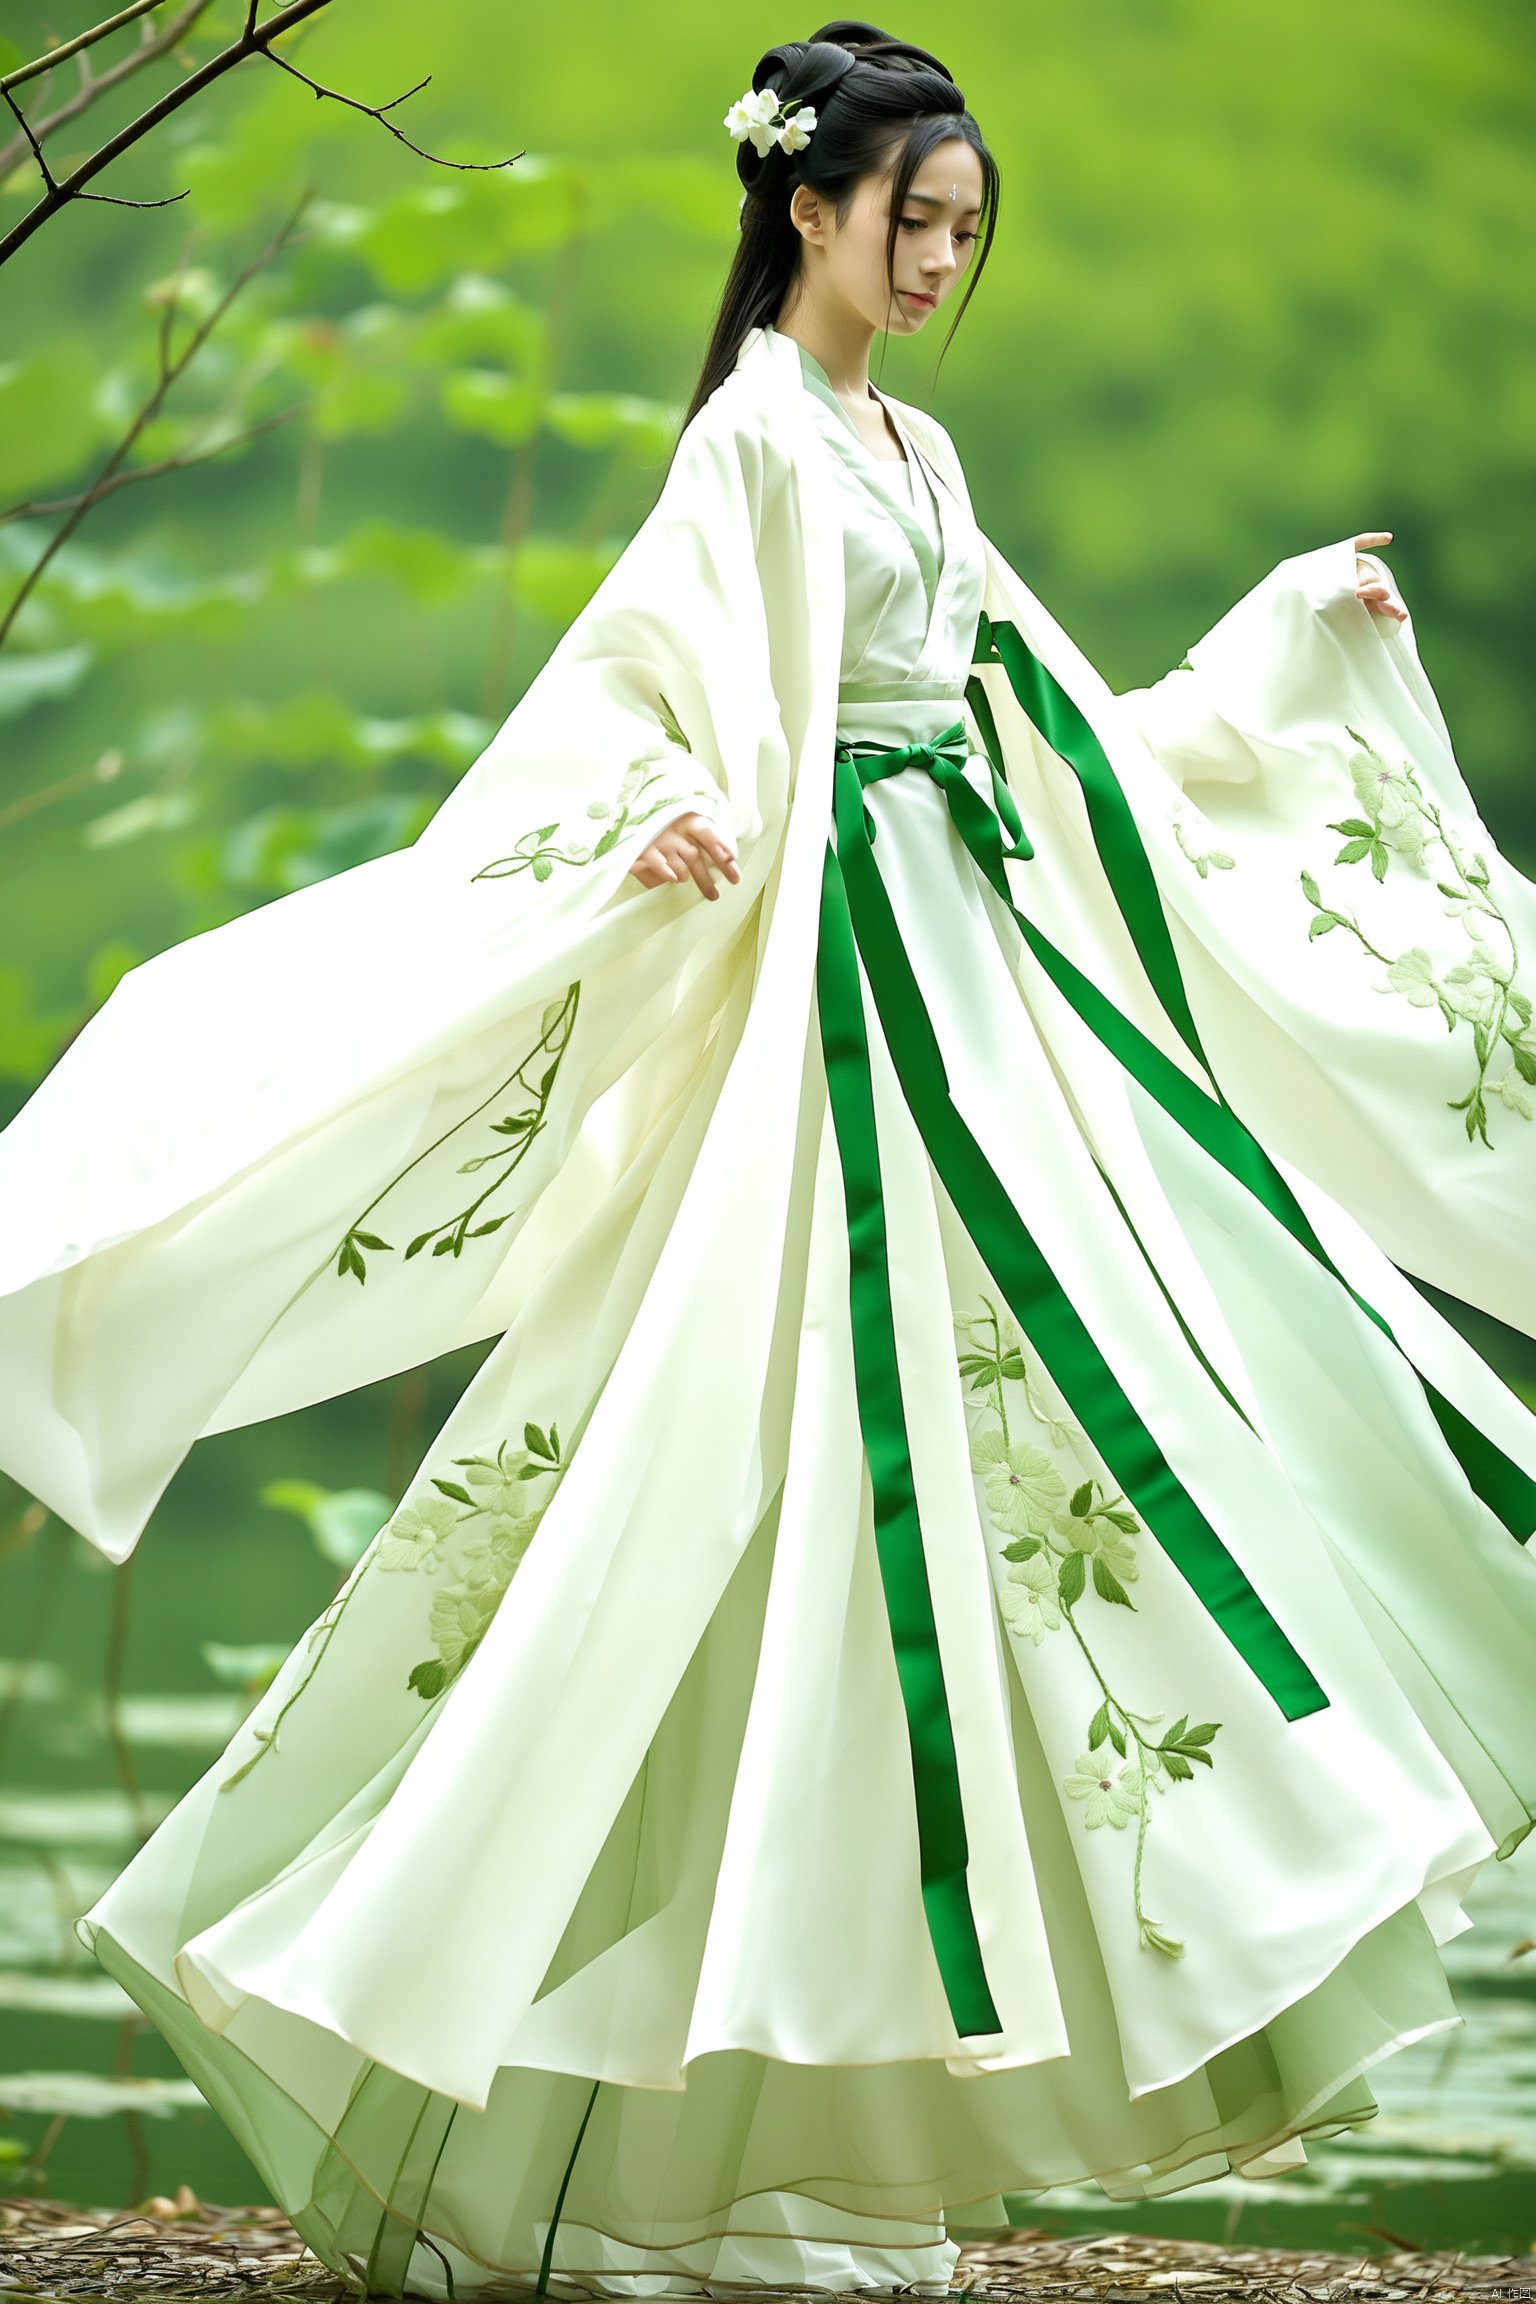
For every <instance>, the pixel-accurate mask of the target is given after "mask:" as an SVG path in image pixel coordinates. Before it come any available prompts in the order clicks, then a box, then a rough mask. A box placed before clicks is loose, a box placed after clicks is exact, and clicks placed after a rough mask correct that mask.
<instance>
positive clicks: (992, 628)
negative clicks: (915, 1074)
mask: <svg viewBox="0 0 1536 2304" xmlns="http://www.w3.org/2000/svg"><path fill="white" fill-rule="evenodd" d="M977 639H978V645H977V661H978V662H992V663H1001V664H1002V665H1003V666H1004V668H1005V670H1006V671H1007V674H1008V678H1009V683H1010V685H1011V686H1012V688H1013V691H1014V694H1015V696H1016V697H1017V699H1018V702H1019V704H1020V705H1021V707H1022V708H1023V710H1024V712H1025V713H1026V715H1027V716H1028V718H1029V719H1030V721H1031V723H1032V724H1033V725H1034V726H1035V728H1036V729H1037V730H1038V731H1039V732H1040V733H1041V734H1042V735H1043V736H1044V737H1045V740H1046V741H1047V743H1049V744H1050V746H1051V748H1052V750H1053V751H1055V752H1056V753H1057V754H1058V756H1059V757H1060V758H1061V759H1062V760H1063V761H1064V762H1065V764H1066V766H1067V767H1069V768H1070V769H1071V770H1072V772H1073V774H1074V775H1075V776H1076V777H1077V779H1078V782H1079V784H1080V785H1081V786H1082V789H1083V794H1084V798H1085V801H1086V803H1087V806H1088V814H1089V822H1090V827H1091V829H1092V831H1093V834H1094V841H1095V846H1096V847H1097V849H1098V853H1099V858H1100V861H1101V863H1102V864H1103V866H1104V871H1105V876H1106V878H1107V879H1108V881H1109V885H1110V890H1111V893H1112V894H1113V896H1114V899H1115V902H1116V904H1117V905H1118V907H1119V909H1120V913H1121V916H1122V918H1123V919H1124V921H1125V923H1126V926H1127V928H1128V930H1129V932H1130V935H1131V938H1132V942H1133V943H1134V945H1135V948H1136V951H1137V954H1138V956H1139V958H1140V959H1141V962H1142V966H1143V968H1144V969H1145V970H1146V973H1147V977H1148V980H1149V981H1150V983H1151V985H1152V988H1153V990H1154V992H1155V993H1156V994H1157V996H1158V999H1159V1001H1160V1003H1161V1005H1162V1008H1163V1011H1164V1013H1165V1014H1166V1015H1167V1016H1168V1018H1169V1020H1170V1022H1171V1023H1172V1024H1173V1026H1174V1028H1175V1030H1176V1031H1178V1033H1179V1035H1180V1037H1181V1039H1182V1040H1183V1041H1184V1043H1185V1045H1186V1047H1188V1048H1189V1050H1190V1052H1191V1054H1192V1055H1194V1056H1195V1057H1196V1058H1197V1060H1198V1061H1199V1062H1200V1063H1201V1065H1202V1066H1203V1067H1204V1069H1205V1071H1206V1072H1207V1074H1208V1075H1209V1076H1210V1081H1211V1085H1210V1089H1209V1091H1207V1090H1206V1089H1204V1088H1202V1087H1201V1086H1200V1084H1199V1083H1198V1082H1196V1081H1194V1080H1192V1079H1190V1077H1189V1075H1188V1074H1187V1073H1185V1072H1184V1071H1182V1070H1181V1068H1180V1067H1179V1066H1178V1065H1177V1064H1175V1063H1173V1062H1172V1061H1171V1059H1170V1058H1169V1057H1168V1056H1166V1055H1165V1054H1164V1053H1163V1051H1162V1050H1161V1049H1160V1048H1159V1047H1157V1045H1156V1044H1155V1042H1153V1041H1151V1040H1149V1039H1148V1038H1147V1037H1146V1035H1145V1034H1144V1033H1143V1032H1141V1031H1140V1030H1139V1029H1138V1028H1137V1026H1136V1025H1134V1024H1133V1023H1132V1022H1131V1021H1130V1019H1129V1018H1128V1017H1126V1016H1124V1015H1122V1014H1121V1012H1120V1010H1119V1009H1118V1008H1116V1007H1115V1005H1114V1003H1113V1002H1112V1001H1110V1000H1108V999H1107V998H1106V997H1105V995H1104V994H1103V993H1102V992H1100V991H1099V989H1098V987H1097V986H1096V985H1094V984H1092V983H1090V982H1089V980H1088V978H1087V977H1085V976H1084V975H1083V974H1082V972H1081V971H1080V970H1079V969H1077V968H1075V967H1074V966H1073V964H1072V962H1071V961H1070V960H1068V959H1067V958H1066V957H1065V955H1064V954H1063V953H1061V952H1059V951H1057V949H1056V947H1055V946H1054V945H1053V944H1052V943H1051V942H1050V941H1049V939H1048V938H1047V937H1045V936H1044V935H1043V934H1042V932H1041V931H1040V930H1039V929H1038V928H1037V927H1035V925H1034V924H1033V922H1031V921H1030V920H1028V919H1027V918H1026V917H1025V916H1024V914H1023V913H1021V912H1020V911H1019V909H1018V907H1017V906H1016V905H1015V904H1014V902H1013V897H1012V892H1011V890H1010V888H1009V885H1008V879H1007V875H1006V873H1005V872H1004V871H1003V869H1002V864H1001V861H1000V858H999V850H1000V848H1001V839H1000V836H999V835H998V834H997V833H996V832H995V831H994V832H993V833H992V834H991V835H984V834H979V833H978V829H977V822H976V812H977V811H978V810H980V811H981V813H983V814H985V813H986V812H987V811H986V802H985V801H984V800H983V799H982V797H981V795H980V794H979V793H978V792H977V791H976V789H975V787H974V785H972V784H971V783H970V781H969V779H967V778H966V777H965V776H964V775H963V773H962V772H961V771H958V770H956V771H951V769H950V767H949V766H948V764H947V763H946V766H945V769H944V771H943V772H942V773H938V772H937V771H936V774H937V775H938V781H939V782H940V783H941V784H942V786H943V788H944V791H945V795H946V798H947V799H948V800H949V805H950V815H951V818H952V820H953V822H954V825H955V829H956V831H957V832H958V833H959V835H960V838H961V839H962V840H963V841H964V842H965V845H966V846H967V848H968V849H969V850H970V853H971V855H972V856H973V858H974V859H975V862H976V864H977V866H978V868H979V869H980V870H981V872H982V873H983V874H984V875H985V877H986V879H987V880H988V882H989V883H990V885H991V886H992V887H993V888H994V889H995V890H996V891H997V894H998V895H999V896H1000V897H1001V898H1002V901H1003V902H1004V904H1006V905H1007V907H1008V910H1009V912H1010V913H1011V914H1012V916H1013V918H1014V920H1015V922H1016V923H1017V925H1018V928H1019V930H1020V932H1021V934H1022V935H1023V937H1024V939H1025V942H1026V943H1027V944H1028V946H1029V948H1030V950H1031V951H1032V952H1033V953H1034V955H1035V957H1036V959H1037V960H1038V961H1039V962H1040V964H1041V966H1042V967H1043V968H1044V969H1045V972H1046V973H1047V975H1048V976H1050V978H1051V980H1052V982H1053V983H1055V984H1056V985H1057V987H1058V989H1059V990H1060V991H1062V992H1063V993H1064V994H1065V996H1066V998H1067V999H1068V1000H1069V1002H1070V1003H1071V1005H1072V1006H1073V1007H1074V1008H1075V1009H1076V1010H1077V1013H1078V1014H1079V1015H1080V1016H1081V1017H1082V1018H1083V1021H1084V1022H1085V1023H1086V1024H1087V1025H1088V1026H1089V1028H1090V1030H1092V1031H1093V1032H1094V1034H1095V1035H1096V1036H1097V1038H1098V1039H1099V1040H1100V1041H1101V1042H1102V1043H1103V1044H1104V1046H1105V1047H1107V1048H1108V1049H1109V1050H1110V1052H1111V1054H1112V1055H1114V1056H1115V1057H1116V1058H1117V1060H1118V1061H1119V1062H1120V1064H1121V1065H1122V1066H1123V1067H1124V1069H1125V1070H1126V1071H1127V1072H1129V1073H1130V1074H1131V1076H1132V1077H1133V1078H1134V1079H1136V1080H1137V1081H1139V1082H1140V1084H1141V1085H1142V1086H1143V1087H1144V1088H1146V1089H1147V1090H1148V1092H1149V1093H1150V1094H1151V1095H1152V1096H1153V1097H1154V1098H1155V1099H1156V1101H1157V1102H1158V1103H1159V1104H1160V1105H1161V1106H1162V1107H1163V1109H1164V1111H1165V1112H1167V1113H1168V1114H1169V1116H1170V1117H1171V1118H1172V1119H1174V1120H1175V1121H1177V1122H1178V1124H1179V1126H1180V1127H1181V1128H1183V1129H1184V1131H1185V1133H1186V1134H1187V1135H1189V1136H1190V1137H1192V1138H1193V1139H1194V1141H1195V1142H1197V1143H1198V1144H1200V1145H1201V1147H1202V1148H1203V1149H1204V1150H1205V1151H1206V1152H1207V1153H1209V1154H1210V1156H1211V1157H1212V1158H1213V1159H1215V1160H1218V1161H1219V1162H1220V1163H1221V1165H1222V1166H1223V1167H1224V1168H1225V1169H1226V1170H1227V1172H1228V1174H1229V1175H1231V1176H1233V1177H1235V1178H1236V1179H1237V1181H1238V1182H1239V1183H1241V1184H1242V1185H1244V1186H1245V1188H1246V1189H1247V1190H1248V1191H1249V1192H1250V1193H1251V1194H1252V1195H1253V1197H1254V1198H1255V1199H1256V1200H1258V1201H1259V1202H1260V1203H1261V1204H1262V1205H1263V1206H1264V1207H1265V1208H1266V1209H1267V1210H1268V1212H1269V1213H1270V1215H1271V1216H1273V1217H1274V1218H1275V1220H1276V1221H1277V1222H1278V1223H1281V1224H1283V1225H1284V1226H1285V1228H1286V1230H1287V1231H1288V1232H1289V1233H1290V1234H1291V1236H1292V1238H1293V1239H1294V1240H1296V1241H1297V1242H1298V1243H1299V1244H1300V1245H1301V1246H1302V1247H1303V1248H1305V1249H1306V1251H1307V1253H1308V1254H1309V1255H1310V1256H1312V1257H1313V1258H1314V1259H1315V1260H1316V1261H1317V1262H1318V1263H1319V1264H1321V1266H1322V1267H1323V1269H1324V1270H1325V1271H1326V1272H1327V1273H1328V1274H1329V1275H1330V1277H1331V1278H1333V1279H1334V1280H1336V1281H1337V1282H1338V1283H1339V1285H1340V1286H1341V1287H1342V1288H1344V1289H1346V1290H1347V1292H1348V1294H1349V1296H1350V1298H1351V1299H1352V1301H1353V1302H1354V1303H1355V1304H1356V1305H1357V1306H1358V1307H1359V1309H1360V1310H1361V1311H1362V1312H1363V1313H1365V1315H1366V1317H1367V1318H1368V1319H1369V1320H1371V1321H1372V1322H1373V1323H1374V1324H1375V1326H1376V1327H1377V1328H1378V1329H1379V1330H1380V1331H1381V1333H1382V1334H1383V1335H1384V1336H1385V1337H1386V1339H1387V1341H1388V1342H1389V1343H1390V1344H1392V1345H1393V1347H1394V1348H1395V1349H1396V1350H1397V1351H1398V1352H1399V1353H1401V1354H1402V1357H1403V1358H1404V1360H1405V1361H1407V1362H1408V1365H1409V1366H1410V1367H1412V1366H1413V1362H1412V1359H1411V1356H1410V1355H1409V1354H1408V1353H1407V1352H1406V1351H1405V1350H1404V1347H1403V1346H1402V1344H1401V1343H1400V1342H1399V1341H1398V1338H1397V1337H1396V1335H1395V1334H1394V1333H1393V1331H1392V1328H1391V1327H1390V1325H1389V1324H1388V1322H1387V1321H1386V1319H1385V1318H1384V1317H1383V1315H1382V1314H1381V1313H1380V1312H1378V1311H1377V1310H1376V1309H1375V1307H1374V1305H1372V1304H1370V1303H1368V1302H1367V1300H1366V1299H1365V1297H1363V1296H1362V1295H1361V1294H1360V1292H1359V1291H1358V1289H1356V1288H1354V1287H1353V1286H1352V1285H1351V1284H1350V1282H1349V1281H1347V1280H1346V1279H1345V1278H1344V1276H1343V1274H1342V1273H1341V1272H1340V1271H1339V1269H1338V1267H1337V1266H1336V1265H1335V1264H1334V1262H1333V1260H1332V1258H1331V1257H1330V1256H1329V1255H1328V1252H1327V1250H1326V1249H1325V1248H1324V1247H1323V1244H1322V1242H1321V1241H1320V1240H1319V1239H1318V1237H1317V1234H1316V1232H1315V1231H1314V1230H1313V1227H1312V1225H1311V1223H1310V1221H1309V1220H1308V1218H1307V1215H1306V1213H1305V1211H1304V1210H1303V1208H1302V1206H1301V1204H1300V1202H1299V1201H1298V1200H1297V1198H1296V1196H1295V1194H1294V1192H1293V1191H1292V1190H1291V1188H1290V1186H1289V1185H1288V1184H1287V1183H1286V1181H1285V1178H1284V1177H1283V1176H1282V1175H1281V1173H1280V1171H1279V1169H1278V1168H1277V1167H1276V1166H1275V1163H1274V1162H1273V1160H1272V1159H1271V1158H1270V1156H1269V1154H1268V1153H1267V1152H1266V1151H1265V1150H1264V1148H1263V1146H1262V1145H1261V1144H1260V1143H1259V1142H1258V1140H1257V1139H1256V1138H1255V1137H1254V1136H1253V1135H1252V1133H1251V1132H1250V1131H1249V1130H1248V1129H1247V1128H1246V1127H1245V1126H1244V1125H1243V1123H1242V1122H1241V1121H1240V1120H1239V1119H1238V1118H1237V1116H1236V1114H1235V1113H1234V1112H1233V1111H1232V1109H1231V1107H1230V1105H1229V1104H1228V1103H1227V1101H1226V1099H1225V1097H1224V1096H1223V1095H1222V1093H1221V1088H1220V1084H1219V1082H1218V1081H1217V1080H1216V1079H1215V1076H1214V1073H1213V1072H1212V1071H1211V1066H1210V1061H1209V1059H1208V1057H1207V1056H1206V1054H1205V1051H1204V1049H1203V1047H1202V1046H1201V1044H1200V1039H1199V1035H1198V1033H1197V1032H1196V1030H1195V1026H1194V1019H1193V1017H1192V1016H1191V1014H1190V1011H1189V1002H1188V998H1187V996H1186V993H1185V989H1184V981H1183V977H1182V974H1181V972H1180V970H1179V964H1178V960H1177V957H1176V955H1175V953H1174V949H1173V942H1172V939H1171V937H1170V935H1169V933H1168V927H1167V922H1166V919H1165V918H1164V916H1163V912H1162V899H1161V897H1160V895H1159V894H1158V890H1157V883H1156V880H1155V878H1154V877H1153V873H1152V866H1151V863H1150V860H1149V859H1148V856H1147V853H1146V850H1145V848H1144V847H1143V845H1142V841H1141V835H1140V832H1139V831H1138V830H1137V826H1136V820H1135V817H1134V815H1133V814H1132V812H1131V809H1130V806H1129V804H1128V802H1127V801H1126V799H1125V795H1124V792H1123V791H1122V789H1121V787H1120V783H1119V779H1118V778H1117V777H1116V775H1115V773H1114V770H1113V768H1112V767H1111V766H1110V763H1109V760H1108V757H1107V755H1106V754H1105V752H1104V749H1103V746H1102V745H1101V744H1100V742H1099V740H1098V738H1097V736H1095V735H1094V733H1093V731H1092V729H1091V728H1090V727H1089V725H1088V723H1087V721H1086V720H1085V719H1084V718H1083V715H1082V713H1081V712H1080V711H1079V710H1078V708H1077V706H1076V705H1075V704H1073V703H1072V701H1071V699H1070V698H1069V697H1068V696H1067V695H1066V694H1065V692H1064V690H1063V689H1062V688H1061V686H1060V684H1059V683H1058V682H1057V681H1056V680H1055V679H1054V678H1053V677H1052V675H1051V674H1050V673H1049V672H1048V671H1047V670H1046V668H1045V667H1044V665H1043V664H1041V662H1040V661H1039V659H1038V657H1036V656H1035V655H1034V653H1033V651H1032V650H1031V649H1030V648H1029V646H1028V644H1027V642H1026V641H1025V640H1024V639H1023V637H1022V635H1021V634H1020V633H1019V631H1018V630H1017V628H1016V627H1015V626H1014V625H1012V624H1004V623H993V622H992V621H991V620H990V619H989V618H988V617H986V616H983V617H982V619H981V625H980V628H979V630H978V636H977ZM968 697H969V700H970V702H971V706H972V709H973V711H974V712H975V713H976V718H977V721H978V724H979V725H980V726H981V729H982V734H983V741H984V742H985V744H986V748H987V759H988V765H989V767H990V770H991V774H992V779H993V788H994V791H995V790H996V787H997V784H998V782H999V781H1000V780H1001V778H1002V751H1001V746H1000V745H999V743H998V739H997V727H996V721H995V719H994V716H993V713H992V709H991V704H990V700H989V699H988V698H987V696H986V691H985V688H984V687H983V685H982V683H981V682H980V681H979V680H976V679H973V680H972V681H971V683H970V689H969V690H968ZM978 704H979V705H980V707H981V708H980V709H978ZM962 789H963V793H964V795H965V797H961V791H962ZM1010 797H1011V795H1010ZM1005 821H1006V819H1005ZM1014 821H1017V811H1016V810H1015V811H1014ZM1406 1277H1407V1275H1405V1278H1406ZM1411 1284H1412V1283H1411V1282H1410V1285H1411ZM1414 1374H1415V1376H1416V1377H1417V1379H1418V1382H1419V1384H1420V1385H1421V1387H1422V1389H1423V1392H1424V1397H1425V1400H1426V1402H1427V1404H1428V1406H1429V1409H1430V1412H1431V1414H1432V1415H1433V1416H1434V1419H1435V1422H1436V1423H1437V1425H1438V1426H1439V1428H1440V1431H1441V1434H1442V1436H1443V1437H1444V1439H1445V1441H1446V1444H1447V1446H1448V1447H1449V1448H1450V1450H1451V1453H1452V1454H1453V1455H1454V1457H1455V1458H1456V1461H1457V1462H1458V1464H1459V1465H1460V1466H1461V1469H1462V1471H1463V1473H1464V1474H1465V1475H1466V1478H1467V1481H1468V1484H1469V1486H1470V1487H1471V1488H1472V1490H1473V1492H1474V1494H1475V1495H1477V1496H1478V1497H1480V1498H1481V1499H1482V1501H1483V1502H1484V1503H1485V1504H1486V1505H1487V1506H1488V1508H1489V1510H1490V1511H1492V1512H1493V1513H1494V1514H1495V1516H1496V1517H1497V1518H1498V1519H1499V1520H1500V1521H1502V1522H1503V1524H1504V1526H1505V1527H1506V1528H1507V1529H1508V1530H1509V1533H1510V1534H1511V1535H1512V1536H1514V1537H1515V1538H1516V1539H1517V1540H1518V1541H1519V1542H1521V1543H1525V1542H1526V1541H1527V1540H1528V1539H1529V1537H1530V1536H1531V1534H1532V1532H1533V1531H1536V1480H1532V1478H1531V1477H1530V1475H1529V1474H1528V1473H1527V1472H1525V1471H1523V1470H1522V1469H1521V1467H1520V1466H1519V1465H1518V1464H1516V1463H1515V1462H1514V1461H1513V1459H1512V1458H1511V1457H1509V1456H1507V1455H1506V1454H1505V1453H1504V1451H1503V1450H1502V1449H1501V1448H1500V1447H1499V1446H1498V1444H1497V1443H1496V1442H1495V1441H1493V1440H1491V1439H1490V1438H1489V1437H1488V1435H1487V1434H1486V1433H1485V1432H1482V1431H1480V1430H1479V1429H1478V1427H1477V1426H1476V1425H1475V1424H1473V1423H1472V1422H1471V1421H1470V1419H1469V1418H1468V1417H1467V1416H1466V1415H1464V1414H1463V1412H1462V1411H1461V1410H1460V1409H1459V1408H1457V1407H1455V1406H1454V1405H1453V1404H1452V1402H1451V1401H1449V1400H1447V1399H1446V1397H1445V1395H1444V1394H1443V1393H1442V1392H1441V1391H1439V1390H1438V1388H1437V1387H1436V1386H1435V1385H1434V1384H1432V1383H1431V1382H1430V1381H1429V1379H1428V1378H1427V1377H1426V1376H1425V1375H1424V1374H1423V1373H1422V1371H1421V1370H1419V1369H1417V1368H1414Z"/></svg>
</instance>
